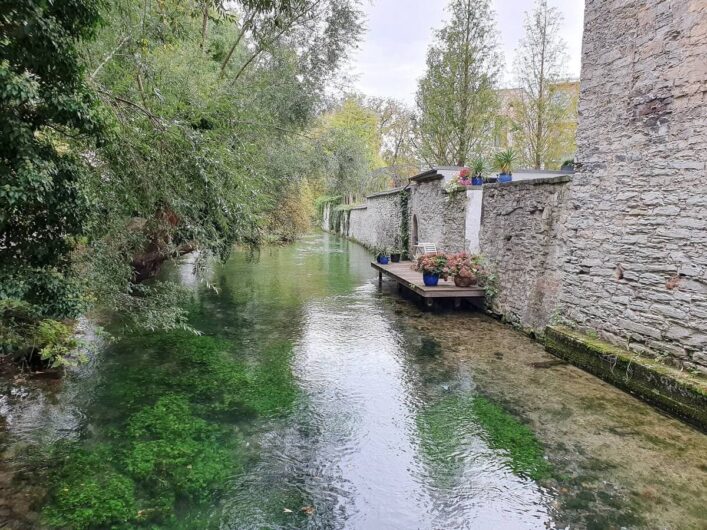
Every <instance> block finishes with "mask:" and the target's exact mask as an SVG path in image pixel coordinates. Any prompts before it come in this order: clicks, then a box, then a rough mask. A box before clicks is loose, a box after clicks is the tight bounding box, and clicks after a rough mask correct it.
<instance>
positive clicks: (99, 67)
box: [89, 35, 129, 80]
mask: <svg viewBox="0 0 707 530" xmlns="http://www.w3.org/2000/svg"><path fill="white" fill-rule="evenodd" d="M128 38H129V37H128V36H127V35H126V36H124V37H123V38H122V39H121V40H120V42H119V43H118V45H117V46H116V47H115V48H113V50H112V51H111V52H110V53H109V54H108V55H106V57H105V59H103V61H101V64H99V65H98V66H97V67H96V69H95V70H94V71H93V73H92V74H91V75H90V76H89V79H90V80H93V79H95V77H96V75H98V72H100V71H101V68H103V67H104V66H105V65H106V64H107V63H108V61H110V60H111V59H112V58H113V56H114V55H115V54H116V52H117V51H118V50H119V49H120V48H122V47H123V44H125V43H126V42H127V41H128Z"/></svg>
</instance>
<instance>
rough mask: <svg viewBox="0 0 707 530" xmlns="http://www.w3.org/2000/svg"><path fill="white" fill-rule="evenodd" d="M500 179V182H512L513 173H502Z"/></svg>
mask: <svg viewBox="0 0 707 530" xmlns="http://www.w3.org/2000/svg"><path fill="white" fill-rule="evenodd" d="M498 181H499V182H512V181H513V175H509V174H507V173H501V174H500V175H499V176H498Z"/></svg>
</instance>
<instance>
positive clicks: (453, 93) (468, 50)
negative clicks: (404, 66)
mask: <svg viewBox="0 0 707 530" xmlns="http://www.w3.org/2000/svg"><path fill="white" fill-rule="evenodd" d="M449 11H450V15H451V16H450V22H449V23H448V24H447V25H446V26H445V27H443V28H442V29H441V30H439V31H437V32H436V35H435V41H434V43H433V44H432V45H431V46H430V48H429V49H428V52H427V71H426V73H425V76H424V77H423V78H422V79H421V80H420V83H419V86H418V91H417V107H418V112H419V120H418V131H417V132H418V135H419V140H420V143H421V145H420V148H421V155H422V157H423V158H424V159H425V160H426V161H428V162H429V163H430V164H440V165H451V164H456V165H459V166H464V165H466V161H467V160H468V159H469V158H470V157H471V156H474V155H478V154H479V153H482V152H484V150H485V149H487V148H488V146H489V145H490V143H491V142H492V140H493V134H492V132H493V131H492V129H493V118H494V112H495V109H496V106H497V102H496V96H495V92H494V88H495V87H494V85H495V83H496V78H497V76H498V72H499V69H500V67H499V65H500V57H499V53H498V50H497V45H496V42H495V39H494V33H495V28H494V22H493V13H492V11H491V7H490V2H489V0H481V1H475V2H469V1H468V0H452V1H451V2H450V4H449Z"/></svg>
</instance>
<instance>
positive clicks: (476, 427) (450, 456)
mask: <svg viewBox="0 0 707 530" xmlns="http://www.w3.org/2000/svg"><path fill="white" fill-rule="evenodd" d="M418 428H419V429H420V436H421V439H422V447H423V451H424V453H425V455H426V457H427V458H428V459H429V461H430V463H431V464H433V465H434V466H435V470H436V472H437V474H440V473H441V474H442V476H447V477H448V476H449V474H450V473H451V472H453V470H455V469H458V467H459V466H458V464H459V463H458V462H457V461H456V459H455V458H454V454H455V453H457V452H458V451H459V449H461V448H462V447H463V445H464V444H465V443H467V441H468V440H469V439H470V437H471V436H473V435H474V434H480V435H481V437H482V438H483V439H484V440H485V441H486V443H487V444H488V446H489V447H490V448H491V449H494V450H499V451H503V452H504V453H505V455H506V456H507V457H508V462H509V466H510V467H511V469H512V470H513V472H514V473H516V474H518V475H521V476H527V477H530V478H532V479H534V480H542V479H545V478H548V477H549V476H550V474H551V471H552V468H551V466H550V464H549V463H548V462H547V461H546V460H545V457H544V452H543V448H542V446H541V444H540V443H539V442H538V440H537V439H536V437H535V435H534V433H533V431H532V430H531V429H530V428H528V427H527V426H526V425H524V424H523V423H521V422H520V421H518V420H517V419H516V418H515V417H513V416H512V415H511V414H509V413H508V412H506V411H505V410H504V409H503V408H502V407H500V406H498V405H496V404H494V403H492V402H491V401H489V400H488V399H486V398H484V397H482V396H449V397H445V398H443V399H442V400H440V401H439V402H438V403H436V404H435V405H433V406H431V407H428V408H426V409H424V410H423V411H422V412H421V413H420V415H419V416H418Z"/></svg>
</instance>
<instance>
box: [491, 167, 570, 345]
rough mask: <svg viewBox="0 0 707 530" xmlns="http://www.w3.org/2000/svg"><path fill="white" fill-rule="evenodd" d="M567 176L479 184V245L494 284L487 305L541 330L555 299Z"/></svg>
mask: <svg viewBox="0 0 707 530" xmlns="http://www.w3.org/2000/svg"><path fill="white" fill-rule="evenodd" d="M570 180H571V178H570V177H568V176H563V177H554V178H547V179H538V180H527V181H519V182H513V183H512V184H491V185H485V186H484V197H483V209H482V217H481V238H480V239H481V241H480V243H481V251H482V252H483V254H484V255H485V256H486V258H487V259H488V260H489V261H490V263H491V265H492V266H493V269H494V270H495V272H496V273H497V275H498V277H499V282H500V289H499V292H498V294H497V296H495V297H494V298H493V300H492V301H491V309H492V310H493V311H494V312H495V313H498V314H501V315H503V316H504V317H505V318H506V319H507V320H509V321H511V322H513V323H515V324H518V325H521V326H522V327H525V328H531V329H533V330H538V331H541V330H542V329H543V328H544V327H545V326H546V325H547V324H548V323H549V322H551V320H552V318H553V317H554V315H555V312H556V311H557V309H558V306H559V303H560V293H561V289H562V273H563V264H564V261H563V260H564V254H565V251H566V244H567V241H566V237H565V230H564V227H565V221H566V216H567V209H566V204H567V196H568V193H569V183H570Z"/></svg>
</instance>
